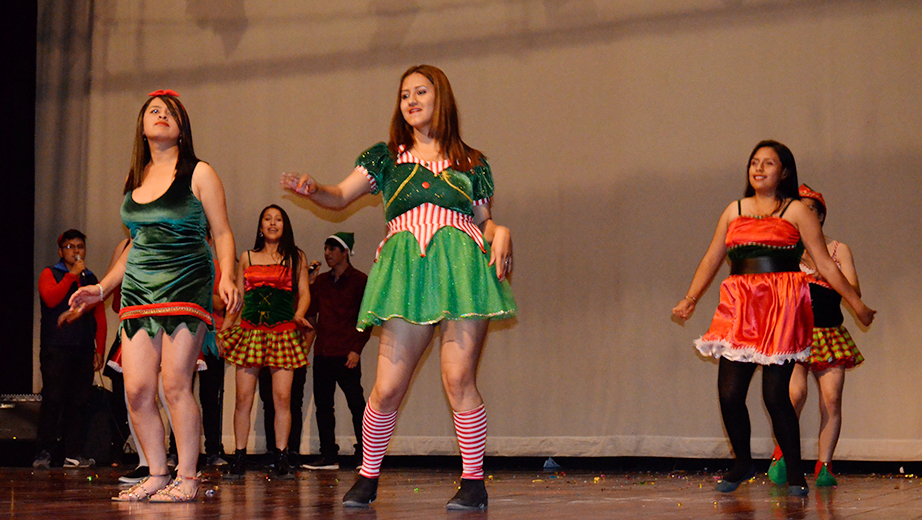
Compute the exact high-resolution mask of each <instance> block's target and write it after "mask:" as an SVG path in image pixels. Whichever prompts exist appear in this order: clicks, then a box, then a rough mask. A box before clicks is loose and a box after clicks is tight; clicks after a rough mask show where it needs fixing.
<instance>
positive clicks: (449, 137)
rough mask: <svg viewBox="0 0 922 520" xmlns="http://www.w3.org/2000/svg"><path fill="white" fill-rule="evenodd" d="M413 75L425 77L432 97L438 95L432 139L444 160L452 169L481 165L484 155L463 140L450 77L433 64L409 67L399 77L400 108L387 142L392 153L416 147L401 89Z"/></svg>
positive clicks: (393, 119) (464, 170)
mask: <svg viewBox="0 0 922 520" xmlns="http://www.w3.org/2000/svg"><path fill="white" fill-rule="evenodd" d="M410 74H422V75H423V76H425V77H426V79H428V80H429V82H430V83H432V87H433V90H434V92H433V94H435V107H434V108H433V112H432V124H431V131H432V137H433V138H434V139H435V140H436V141H437V142H438V143H439V146H440V147H441V149H442V153H443V154H444V155H445V157H447V158H448V159H450V160H451V164H452V167H453V168H455V169H456V170H458V171H462V172H466V171H470V170H471V168H473V167H474V166H478V165H479V164H481V159H482V158H483V152H481V151H480V150H477V149H474V148H471V147H470V146H468V145H467V144H466V143H465V142H464V141H462V140H461V122H460V117H459V116H458V104H457V103H455V95H454V93H453V92H452V90H451V83H449V82H448V76H446V75H445V73H444V72H442V70H441V69H439V68H438V67H434V66H432V65H416V66H413V67H410V68H409V69H407V71H406V72H404V73H403V75H402V76H400V83H399V85H398V86H397V106H396V108H394V115H393V117H392V118H391V135H390V141H388V143H387V148H388V149H389V150H390V151H391V154H392V155H394V156H395V157H396V156H397V150H398V149H399V148H400V146H401V145H402V146H403V147H405V148H406V149H407V150H409V149H410V148H412V147H413V144H414V140H413V127H412V126H410V124H409V123H407V121H406V120H405V119H404V118H403V112H401V110H400V90H401V89H402V88H403V80H405V79H406V78H407V76H409V75H410Z"/></svg>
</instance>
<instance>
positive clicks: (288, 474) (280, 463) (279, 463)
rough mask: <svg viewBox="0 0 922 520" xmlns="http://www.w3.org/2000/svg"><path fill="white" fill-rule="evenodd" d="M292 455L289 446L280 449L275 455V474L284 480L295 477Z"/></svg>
mask: <svg viewBox="0 0 922 520" xmlns="http://www.w3.org/2000/svg"><path fill="white" fill-rule="evenodd" d="M290 457H291V455H289V454H288V448H285V449H284V450H278V451H277V452H276V455H275V470H274V473H275V476H276V477H277V478H280V479H283V480H291V479H293V478H295V472H294V470H293V469H292V467H291V458H290Z"/></svg>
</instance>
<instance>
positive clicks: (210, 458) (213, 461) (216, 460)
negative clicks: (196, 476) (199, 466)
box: [205, 452, 227, 467]
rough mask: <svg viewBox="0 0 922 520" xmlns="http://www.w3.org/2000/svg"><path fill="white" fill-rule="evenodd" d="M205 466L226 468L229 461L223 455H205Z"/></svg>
mask: <svg viewBox="0 0 922 520" xmlns="http://www.w3.org/2000/svg"><path fill="white" fill-rule="evenodd" d="M205 465H206V466H214V467H217V466H226V465H227V460H226V459H225V458H224V454H223V453H220V452H219V453H212V454H211V455H205Z"/></svg>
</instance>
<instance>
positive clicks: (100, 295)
mask: <svg viewBox="0 0 922 520" xmlns="http://www.w3.org/2000/svg"><path fill="white" fill-rule="evenodd" d="M96 287H99V301H103V300H104V299H105V296H104V293H103V292H102V284H100V283H98V284H96Z"/></svg>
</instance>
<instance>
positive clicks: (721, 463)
mask: <svg viewBox="0 0 922 520" xmlns="http://www.w3.org/2000/svg"><path fill="white" fill-rule="evenodd" d="M34 450H35V442H34V440H31V439H29V440H22V441H11V440H0V467H29V466H31V465H32V458H33V456H34ZM312 457H313V456H311V455H302V456H301V459H302V462H304V461H307V460H308V459H310V458H312ZM249 459H250V466H251V468H250V469H256V468H259V467H261V466H266V465H268V464H269V462H270V459H269V458H266V457H264V456H262V454H258V453H257V454H251V455H250V457H249ZM547 459H548V457H486V458H485V459H484V472H485V473H486V474H488V475H489V473H490V472H491V471H520V472H523V473H534V474H535V475H540V474H542V473H547V474H554V473H557V474H560V473H567V472H568V471H574V472H586V471H590V472H598V473H600V474H604V473H606V472H608V473H647V472H649V473H679V474H682V473H714V474H718V473H722V472H724V471H726V470H727V469H728V468H729V467H730V465H731V464H732V463H733V461H732V460H730V459H685V458H672V457H559V458H558V457H553V460H554V462H555V463H557V465H558V466H560V467H559V468H557V469H548V470H546V469H544V465H545V462H547ZM137 460H138V459H137V455H134V454H126V455H125V457H124V458H123V460H122V467H124V468H126V470H127V469H133V468H134V466H135V464H137ZM199 462H200V464H201V463H203V462H204V457H202V458H201V459H200V461H199ZM340 462H341V463H342V466H343V467H344V468H352V467H353V465H352V462H353V461H352V457H351V456H348V455H345V456H343V455H341V456H340ZM755 462H756V470H757V471H759V472H761V473H765V472H766V471H768V464H769V462H770V461H769V460H768V459H757V460H756V461H755ZM814 464H816V461H815V460H805V461H804V465H803V467H804V472H805V473H809V474H812V473H813V465H814ZM833 465H834V470H835V472H836V474H843V475H900V474H904V475H922V461H902V462H901V461H863V460H834V461H833ZM401 469H447V470H451V469H458V470H459V471H460V469H461V458H460V457H458V456H435V455H432V456H407V455H395V456H390V455H389V456H386V457H385V458H384V464H383V465H382V470H383V471H389V470H401ZM305 471H306V470H305Z"/></svg>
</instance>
